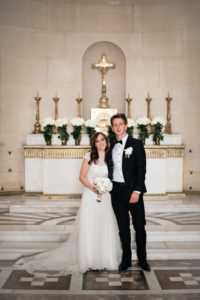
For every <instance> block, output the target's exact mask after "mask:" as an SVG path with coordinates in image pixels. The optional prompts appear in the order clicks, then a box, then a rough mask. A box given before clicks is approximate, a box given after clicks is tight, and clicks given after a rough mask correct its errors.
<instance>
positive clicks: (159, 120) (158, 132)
mask: <svg viewBox="0 0 200 300" xmlns="http://www.w3.org/2000/svg"><path fill="white" fill-rule="evenodd" d="M151 124H152V125H153V128H154V133H153V141H154V142H155V143H156V144H157V145H160V140H161V141H163V140H164V136H163V135H162V130H163V127H164V126H165V124H166V121H165V119H164V118H163V117H154V118H153V120H152V122H151Z"/></svg>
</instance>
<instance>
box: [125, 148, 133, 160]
mask: <svg viewBox="0 0 200 300" xmlns="http://www.w3.org/2000/svg"><path fill="white" fill-rule="evenodd" d="M124 152H125V158H129V157H130V155H131V154H132V152H133V147H128V148H126V149H124Z"/></svg>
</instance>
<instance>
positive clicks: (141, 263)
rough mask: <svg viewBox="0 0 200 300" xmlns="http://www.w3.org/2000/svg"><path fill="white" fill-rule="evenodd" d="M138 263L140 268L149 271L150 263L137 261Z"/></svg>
mask: <svg viewBox="0 0 200 300" xmlns="http://www.w3.org/2000/svg"><path fill="white" fill-rule="evenodd" d="M138 265H139V266H140V267H141V268H142V270H144V271H146V272H150V271H151V267H150V265H149V264H148V263H147V262H146V261H144V262H139V264H138Z"/></svg>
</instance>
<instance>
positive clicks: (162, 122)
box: [151, 117, 166, 127]
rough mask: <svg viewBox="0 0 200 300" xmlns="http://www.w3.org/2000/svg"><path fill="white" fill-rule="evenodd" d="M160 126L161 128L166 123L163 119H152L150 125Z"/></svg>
mask: <svg viewBox="0 0 200 300" xmlns="http://www.w3.org/2000/svg"><path fill="white" fill-rule="evenodd" d="M158 123H159V124H160V125H162V126H163V127H164V126H165V125H166V121H165V119H164V118H163V117H154V118H153V120H152V122H151V124H152V125H156V124H158Z"/></svg>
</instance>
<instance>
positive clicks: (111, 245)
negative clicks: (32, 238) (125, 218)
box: [15, 152, 120, 276]
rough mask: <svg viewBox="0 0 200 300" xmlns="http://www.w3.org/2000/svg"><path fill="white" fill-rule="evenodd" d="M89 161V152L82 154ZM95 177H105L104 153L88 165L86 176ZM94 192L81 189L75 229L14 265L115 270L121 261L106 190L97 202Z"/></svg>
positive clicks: (34, 269) (54, 270)
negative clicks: (57, 243) (53, 245)
mask: <svg viewBox="0 0 200 300" xmlns="http://www.w3.org/2000/svg"><path fill="white" fill-rule="evenodd" d="M85 159H87V160H88V161H89V159H90V153H87V154H86V155H85ZM95 177H108V170H107V165H106V164H105V163H104V153H103V152H101V153H100V157H99V162H98V164H94V163H92V164H91V165H90V167H89V170H88V174H87V180H88V181H90V183H92V184H93V179H94V178H95ZM96 200H97V195H96V194H95V193H94V192H92V191H91V190H90V189H88V188H87V187H84V189H83V196H82V200H81V205H80V208H79V212H78V215H77V219H76V221H75V226H74V231H73V233H72V234H71V236H70V237H69V239H68V240H67V241H66V242H64V243H63V244H62V245H60V246H59V247H57V248H55V249H53V250H49V251H46V252H42V253H39V254H36V255H33V256H29V257H24V258H21V259H19V260H18V261H17V262H16V263H15V266H16V267H17V268H19V269H25V270H27V271H28V272H29V273H31V274H43V273H45V274H48V275H50V276H64V275H68V274H71V273H76V272H80V273H84V272H86V271H88V270H90V269H92V270H103V269H107V270H117V269H118V264H119V261H120V240H119V234H118V227H117V223H116V219H115V215H114V212H113V209H112V205H111V197H110V194H109V193H105V194H103V195H102V197H101V202H100V203H99V202H97V201H96Z"/></svg>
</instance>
